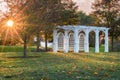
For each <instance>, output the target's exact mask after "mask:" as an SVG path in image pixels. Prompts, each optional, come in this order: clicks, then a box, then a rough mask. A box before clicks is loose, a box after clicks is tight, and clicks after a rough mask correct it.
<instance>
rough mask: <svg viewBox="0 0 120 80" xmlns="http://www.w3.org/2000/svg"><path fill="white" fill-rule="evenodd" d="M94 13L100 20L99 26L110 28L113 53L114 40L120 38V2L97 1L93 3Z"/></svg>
mask: <svg viewBox="0 0 120 80" xmlns="http://www.w3.org/2000/svg"><path fill="white" fill-rule="evenodd" d="M92 8H93V9H94V11H93V13H94V14H95V15H96V17H97V18H98V19H99V20H100V22H99V24H101V25H102V26H106V27H108V28H110V32H109V33H110V36H111V42H112V43H111V44H112V46H111V50H112V51H113V44H114V43H113V42H114V39H115V38H116V37H118V36H120V34H119V33H120V30H119V29H118V27H119V26H120V23H119V21H120V0H96V1H95V2H94V3H93V7H92Z"/></svg>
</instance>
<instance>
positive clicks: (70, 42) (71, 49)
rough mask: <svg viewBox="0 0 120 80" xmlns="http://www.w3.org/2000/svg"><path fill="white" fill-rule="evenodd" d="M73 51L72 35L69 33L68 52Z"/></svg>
mask: <svg viewBox="0 0 120 80" xmlns="http://www.w3.org/2000/svg"><path fill="white" fill-rule="evenodd" d="M73 50H74V34H73V33H70V34H69V51H73Z"/></svg>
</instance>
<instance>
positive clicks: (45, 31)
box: [45, 31, 48, 51]
mask: <svg viewBox="0 0 120 80" xmlns="http://www.w3.org/2000/svg"><path fill="white" fill-rule="evenodd" d="M47 50H48V48H47V32H46V31H45V51H47Z"/></svg>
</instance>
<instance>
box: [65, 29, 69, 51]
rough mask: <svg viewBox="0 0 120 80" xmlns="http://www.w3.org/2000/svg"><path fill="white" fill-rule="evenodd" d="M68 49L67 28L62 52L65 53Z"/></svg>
mask: <svg viewBox="0 0 120 80" xmlns="http://www.w3.org/2000/svg"><path fill="white" fill-rule="evenodd" d="M68 49H69V37H68V30H65V36H64V52H65V53H67V52H68Z"/></svg>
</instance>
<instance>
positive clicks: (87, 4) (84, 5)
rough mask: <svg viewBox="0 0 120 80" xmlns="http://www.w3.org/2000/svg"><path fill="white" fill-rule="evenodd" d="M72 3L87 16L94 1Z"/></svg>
mask: <svg viewBox="0 0 120 80" xmlns="http://www.w3.org/2000/svg"><path fill="white" fill-rule="evenodd" d="M1 1H2V0H0V3H1ZM73 1H74V2H76V5H77V6H79V7H78V10H82V11H83V12H85V13H87V14H89V13H90V12H91V11H92V9H91V5H92V2H94V0H73ZM0 10H2V11H4V12H5V9H4V6H3V4H0Z"/></svg>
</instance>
